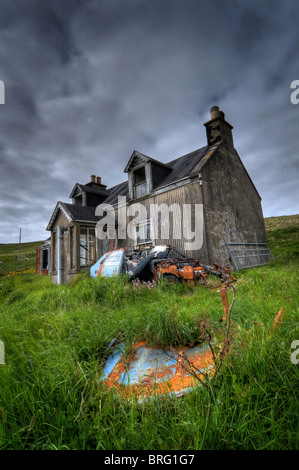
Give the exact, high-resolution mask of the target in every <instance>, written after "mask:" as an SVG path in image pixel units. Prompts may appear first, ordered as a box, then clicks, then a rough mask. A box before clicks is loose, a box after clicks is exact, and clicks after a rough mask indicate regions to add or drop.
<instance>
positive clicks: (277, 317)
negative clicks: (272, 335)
mask: <svg viewBox="0 0 299 470" xmlns="http://www.w3.org/2000/svg"><path fill="white" fill-rule="evenodd" d="M282 315H283V307H281V309H280V310H279V312H278V314H277V315H276V317H275V320H274V323H273V328H274V327H275V326H277V324H278V322H279V320H280V319H281V318H282Z"/></svg>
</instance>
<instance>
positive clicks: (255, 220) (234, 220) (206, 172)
mask: <svg viewBox="0 0 299 470" xmlns="http://www.w3.org/2000/svg"><path fill="white" fill-rule="evenodd" d="M202 175H203V180H205V181H206V182H207V184H205V185H203V186H202V188H203V198H204V199H203V204H204V212H205V223H206V231H207V234H208V235H207V247H208V254H209V262H216V263H219V264H222V265H224V266H228V267H229V266H231V267H232V265H231V262H230V259H229V256H228V252H227V248H226V245H225V243H226V242H227V243H228V242H232V243H240V242H241V243H265V242H267V237H266V231H265V225H264V218H263V212H262V206H261V199H260V197H259V195H258V193H257V191H256V189H255V187H254V186H253V184H252V182H251V180H250V178H249V176H248V174H247V172H246V170H245V168H244V166H243V164H242V162H241V160H240V157H239V156H238V154H237V152H236V151H235V150H234V149H232V148H229V147H228V146H225V145H222V146H220V147H219V149H218V150H217V151H216V153H215V154H214V155H213V157H212V158H211V159H209V161H208V162H207V164H206V165H205V167H204V168H203V169H202Z"/></svg>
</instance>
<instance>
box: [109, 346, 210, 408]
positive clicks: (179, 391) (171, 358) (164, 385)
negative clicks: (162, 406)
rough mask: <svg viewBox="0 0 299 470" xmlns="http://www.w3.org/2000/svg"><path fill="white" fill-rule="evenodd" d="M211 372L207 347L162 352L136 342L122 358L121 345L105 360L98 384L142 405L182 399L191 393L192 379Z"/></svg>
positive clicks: (191, 347) (206, 375)
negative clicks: (160, 398)
mask: <svg viewBox="0 0 299 470" xmlns="http://www.w3.org/2000/svg"><path fill="white" fill-rule="evenodd" d="M214 368H215V364H214V358H213V353H212V351H211V349H210V348H209V346H208V345H207V344H200V345H198V346H194V345H193V346H192V345H189V346H184V347H182V346H181V347H178V348H170V349H166V350H164V349H160V348H157V347H150V346H148V345H147V344H146V342H139V343H137V344H135V345H134V349H133V352H132V354H131V355H130V356H129V357H125V354H124V344H123V343H121V344H119V345H117V346H116V347H115V349H114V350H113V352H112V354H111V355H110V356H109V358H108V360H107V362H106V364H105V367H104V369H103V373H102V376H101V381H103V382H105V384H106V386H108V387H109V388H113V389H115V390H117V391H118V392H119V393H120V394H121V396H122V397H123V398H133V397H135V398H138V401H139V402H142V401H144V400H146V399H148V398H149V397H153V396H156V395H165V394H169V395H171V396H182V395H184V394H185V393H188V392H190V391H191V390H193V389H194V386H195V384H196V383H198V380H196V376H201V377H208V376H210V375H213V373H214Z"/></svg>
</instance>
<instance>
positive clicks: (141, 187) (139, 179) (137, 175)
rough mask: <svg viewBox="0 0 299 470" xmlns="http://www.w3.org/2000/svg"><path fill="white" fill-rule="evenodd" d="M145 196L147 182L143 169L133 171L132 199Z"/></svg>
mask: <svg viewBox="0 0 299 470" xmlns="http://www.w3.org/2000/svg"><path fill="white" fill-rule="evenodd" d="M146 194H147V182H146V176H145V167H144V166H143V167H142V168H139V169H138V170H135V171H133V196H134V199H138V198H139V197H142V196H145V195H146Z"/></svg>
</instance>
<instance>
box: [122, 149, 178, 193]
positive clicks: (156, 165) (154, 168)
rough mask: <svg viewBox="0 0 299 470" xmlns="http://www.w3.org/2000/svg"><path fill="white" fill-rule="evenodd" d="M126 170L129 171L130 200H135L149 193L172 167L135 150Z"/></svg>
mask: <svg viewBox="0 0 299 470" xmlns="http://www.w3.org/2000/svg"><path fill="white" fill-rule="evenodd" d="M124 171H125V173H128V183H129V200H134V199H139V198H141V197H144V196H147V195H149V194H150V193H151V192H152V191H153V189H155V187H157V185H158V184H159V183H160V182H161V181H162V180H163V178H165V176H166V175H168V174H169V173H170V172H171V171H172V169H171V168H170V167H169V166H168V165H165V164H164V163H162V162H158V161H157V160H154V159H153V158H150V157H147V156H146V155H144V154H142V153H140V152H137V150H134V152H133V153H132V155H131V158H130V160H129V161H128V163H127V166H126V168H125V170H124Z"/></svg>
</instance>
